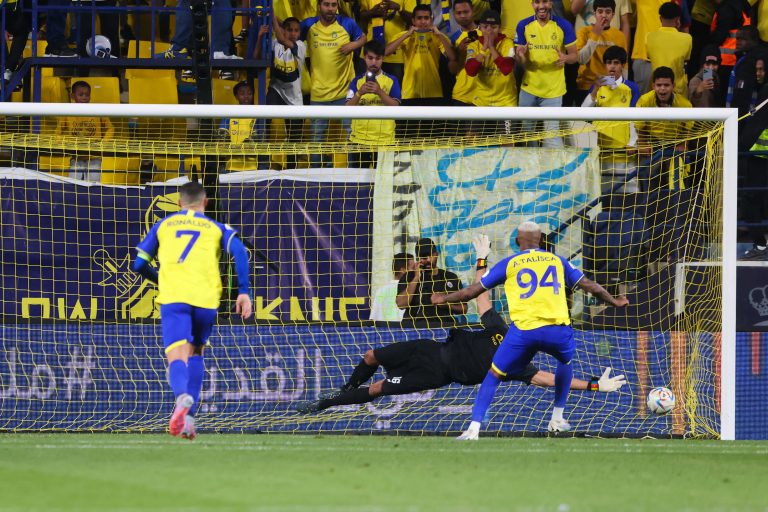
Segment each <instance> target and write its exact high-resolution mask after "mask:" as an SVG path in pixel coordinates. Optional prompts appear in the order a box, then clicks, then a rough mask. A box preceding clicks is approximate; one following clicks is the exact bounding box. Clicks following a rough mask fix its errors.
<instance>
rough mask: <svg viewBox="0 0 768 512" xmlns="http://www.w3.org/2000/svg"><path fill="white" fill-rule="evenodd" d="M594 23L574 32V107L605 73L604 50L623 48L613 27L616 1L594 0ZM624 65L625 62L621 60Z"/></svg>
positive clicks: (624, 42)
mask: <svg viewBox="0 0 768 512" xmlns="http://www.w3.org/2000/svg"><path fill="white" fill-rule="evenodd" d="M591 4H592V6H593V7H594V8H595V13H594V14H595V15H594V17H593V18H592V19H594V20H595V22H594V24H593V25H592V26H587V27H582V28H581V29H579V30H578V31H577V32H576V49H577V50H578V53H579V64H581V67H580V68H579V76H578V78H577V79H576V85H577V87H578V88H579V90H578V92H577V93H576V101H577V104H579V105H580V104H581V103H582V102H583V101H584V98H586V96H587V94H589V88H590V87H591V86H592V84H593V83H594V82H595V80H596V79H597V78H599V77H602V76H604V75H606V74H607V70H606V67H605V64H604V63H603V56H604V55H605V52H606V50H607V49H608V48H611V47H613V46H618V47H619V48H623V49H624V50H626V49H627V44H626V40H625V37H624V34H623V33H622V32H620V31H619V30H617V29H615V28H613V26H612V24H611V23H612V21H613V19H614V16H615V10H614V9H615V7H616V2H615V1H614V0H594V1H593V2H591ZM625 63H626V60H625Z"/></svg>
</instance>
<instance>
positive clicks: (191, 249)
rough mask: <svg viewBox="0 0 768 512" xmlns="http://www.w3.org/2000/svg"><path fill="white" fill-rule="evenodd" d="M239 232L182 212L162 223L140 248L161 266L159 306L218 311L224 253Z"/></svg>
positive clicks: (202, 215) (210, 220)
mask: <svg viewBox="0 0 768 512" xmlns="http://www.w3.org/2000/svg"><path fill="white" fill-rule="evenodd" d="M235 234H236V231H235V230H234V229H232V228H231V227H230V226H228V225H225V224H220V223H218V222H216V221H215V220H213V219H209V218H208V217H206V216H205V215H204V214H202V213H199V212H193V211H191V210H182V211H180V212H178V213H174V214H173V215H169V216H168V217H166V218H164V219H162V220H160V221H158V222H157V223H156V224H155V225H154V226H152V229H151V230H150V231H149V233H147V236H146V237H145V238H144V240H142V241H141V243H140V244H139V245H138V246H137V247H136V248H137V249H138V250H139V254H140V255H141V253H142V252H143V253H144V254H145V255H146V256H148V257H149V259H150V260H151V259H153V258H154V257H155V256H157V261H158V262H159V263H160V270H159V280H158V288H159V293H158V296H157V298H156V299H155V302H157V303H158V304H174V303H179V302H180V303H183V304H189V305H191V306H196V307H199V308H208V309H216V308H218V307H219V299H221V272H220V271H219V258H220V256H221V250H222V249H224V250H225V251H227V252H229V244H230V242H231V241H232V238H233V237H234V236H235Z"/></svg>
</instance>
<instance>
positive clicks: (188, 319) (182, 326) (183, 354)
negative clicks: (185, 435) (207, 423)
mask: <svg viewBox="0 0 768 512" xmlns="http://www.w3.org/2000/svg"><path fill="white" fill-rule="evenodd" d="M160 319H161V326H162V331H163V344H164V346H165V357H166V358H167V360H168V382H169V383H170V384H171V389H172V390H173V394H174V396H175V397H176V405H175V406H174V409H173V414H172V415H171V421H170V424H169V431H170V433H171V435H174V436H177V435H179V434H180V433H181V431H182V429H183V428H184V418H185V417H186V415H187V412H189V409H190V407H192V405H193V404H194V399H193V398H192V396H191V395H189V393H188V392H187V390H188V386H189V369H188V368H187V361H188V359H189V357H190V355H191V354H192V351H193V346H192V343H191V341H192V340H193V337H192V306H189V305H188V304H178V303H177V304H162V305H161V306H160Z"/></svg>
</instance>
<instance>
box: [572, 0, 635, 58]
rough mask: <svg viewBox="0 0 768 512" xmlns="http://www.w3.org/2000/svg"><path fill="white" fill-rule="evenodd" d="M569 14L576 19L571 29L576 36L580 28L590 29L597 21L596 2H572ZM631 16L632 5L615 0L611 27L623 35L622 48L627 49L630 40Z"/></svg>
mask: <svg viewBox="0 0 768 512" xmlns="http://www.w3.org/2000/svg"><path fill="white" fill-rule="evenodd" d="M571 13H573V15H574V16H575V17H576V20H575V21H574V23H573V28H574V30H575V31H576V33H577V34H578V33H579V31H580V30H581V29H582V28H584V27H590V26H592V25H594V24H595V22H596V21H597V2H595V1H594V0H572V1H571ZM631 14H632V5H631V4H630V2H629V0H616V3H615V5H614V7H613V18H611V27H613V28H615V29H616V30H618V31H620V32H621V33H622V34H624V48H629V42H630V41H631V40H632V27H630V24H629V16H630V15H631Z"/></svg>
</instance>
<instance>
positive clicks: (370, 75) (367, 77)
mask: <svg viewBox="0 0 768 512" xmlns="http://www.w3.org/2000/svg"><path fill="white" fill-rule="evenodd" d="M365 81H366V82H375V81H376V75H374V74H373V72H371V71H366V72H365Z"/></svg>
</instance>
